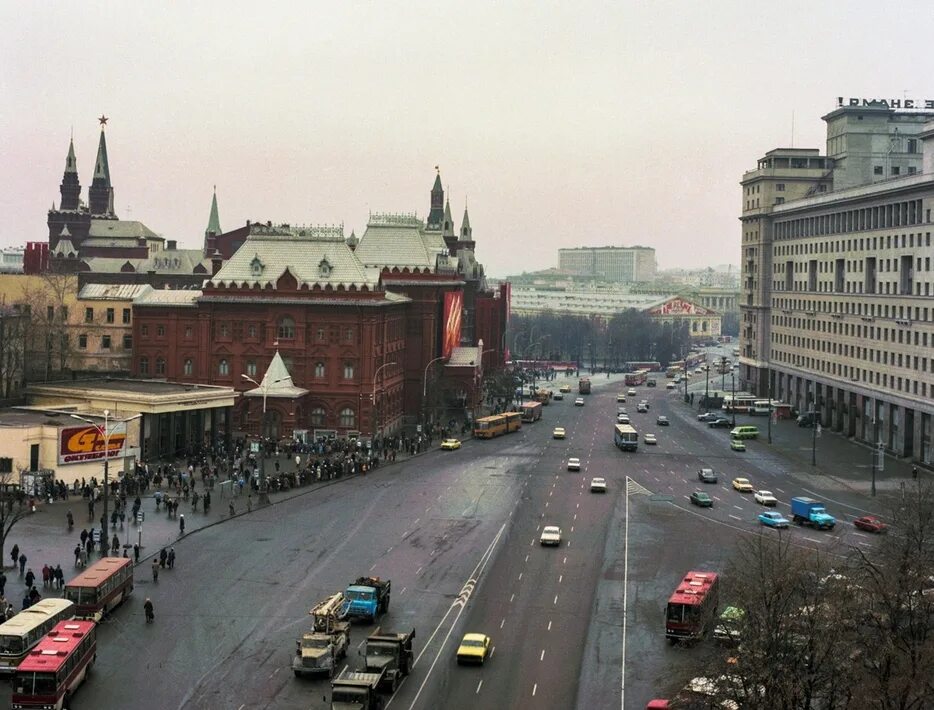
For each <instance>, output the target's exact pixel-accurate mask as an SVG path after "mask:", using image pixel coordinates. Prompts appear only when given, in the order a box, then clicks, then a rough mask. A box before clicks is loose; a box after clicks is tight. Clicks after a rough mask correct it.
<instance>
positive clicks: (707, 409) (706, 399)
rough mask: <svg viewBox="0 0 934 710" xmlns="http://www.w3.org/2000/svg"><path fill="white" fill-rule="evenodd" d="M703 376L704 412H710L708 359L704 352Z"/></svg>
mask: <svg viewBox="0 0 934 710" xmlns="http://www.w3.org/2000/svg"><path fill="white" fill-rule="evenodd" d="M704 375H706V382H705V383H704V412H708V413H709V412H710V358H709V357H707V352H706V350H705V351H704Z"/></svg>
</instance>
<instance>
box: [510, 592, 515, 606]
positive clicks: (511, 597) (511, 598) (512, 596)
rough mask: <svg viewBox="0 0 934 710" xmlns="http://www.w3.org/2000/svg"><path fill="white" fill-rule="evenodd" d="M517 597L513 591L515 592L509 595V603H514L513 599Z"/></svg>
mask: <svg viewBox="0 0 934 710" xmlns="http://www.w3.org/2000/svg"><path fill="white" fill-rule="evenodd" d="M515 598H516V595H515V593H513V594H512V595H511V596H510V597H509V603H510V604H512V600H513V599H515Z"/></svg>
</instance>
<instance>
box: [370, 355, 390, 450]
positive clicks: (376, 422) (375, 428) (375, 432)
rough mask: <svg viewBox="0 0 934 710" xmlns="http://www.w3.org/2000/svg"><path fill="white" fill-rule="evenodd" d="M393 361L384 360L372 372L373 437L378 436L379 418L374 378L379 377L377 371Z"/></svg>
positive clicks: (380, 370)
mask: <svg viewBox="0 0 934 710" xmlns="http://www.w3.org/2000/svg"><path fill="white" fill-rule="evenodd" d="M395 364H396V363H394V362H384V363H383V364H382V365H380V366H379V367H377V368H376V372H374V373H373V437H374V438H375V437H377V436H379V420H378V419H377V415H376V378H377V377H379V373H380V372H382V371H383V368H384V367H389V366H390V365H395Z"/></svg>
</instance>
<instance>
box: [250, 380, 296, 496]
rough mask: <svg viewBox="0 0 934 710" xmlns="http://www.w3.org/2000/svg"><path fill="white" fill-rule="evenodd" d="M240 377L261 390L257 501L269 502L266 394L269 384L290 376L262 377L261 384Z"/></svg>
mask: <svg viewBox="0 0 934 710" xmlns="http://www.w3.org/2000/svg"><path fill="white" fill-rule="evenodd" d="M240 377H242V378H243V379H244V380H246V381H247V382H252V383H253V384H254V385H256V386H257V388H259V389H260V390H262V391H263V421H262V423H261V424H260V432H259V433H260V436H259V438H260V445H259V502H260V504H265V503H268V502H269V488H268V486H267V485H266V446H265V443H266V442H265V441H263V439H264V438H265V437H266V395H267V394H268V392H269V386H270V385H274V384H277V383H279V382H282V381H283V380H287V379H290V378H287V377H281V378H279V379H278V380H273V381H272V382H266V378H265V377H264V378H263V384H260V383H259V382H257V381H256V380H254V379H253V378H252V377H250V376H249V375H244V374H241V375H240Z"/></svg>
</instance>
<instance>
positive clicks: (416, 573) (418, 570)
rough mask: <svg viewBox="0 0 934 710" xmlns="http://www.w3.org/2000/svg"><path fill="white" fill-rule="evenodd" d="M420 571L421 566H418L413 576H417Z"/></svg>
mask: <svg viewBox="0 0 934 710" xmlns="http://www.w3.org/2000/svg"><path fill="white" fill-rule="evenodd" d="M421 571H422V568H421V567H419V568H418V569H417V570H415V576H416V577H417V576H418V575H419V574H420V573H421Z"/></svg>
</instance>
